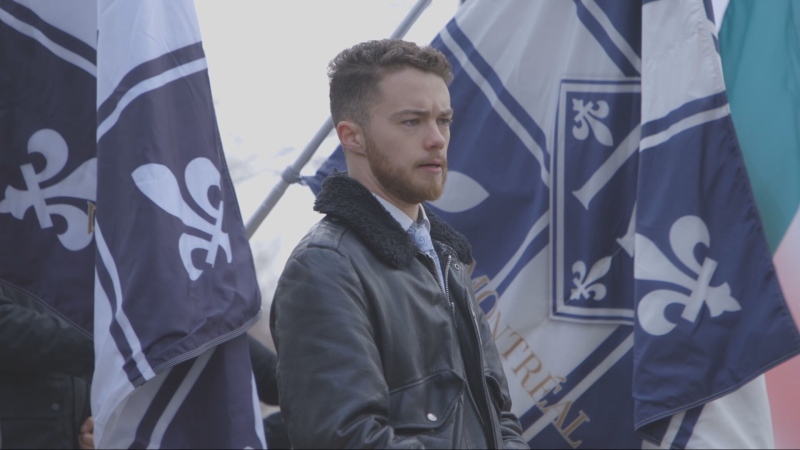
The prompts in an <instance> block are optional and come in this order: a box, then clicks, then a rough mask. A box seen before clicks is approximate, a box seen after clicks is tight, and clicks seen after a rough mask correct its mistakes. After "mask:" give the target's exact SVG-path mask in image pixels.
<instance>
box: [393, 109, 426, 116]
mask: <svg viewBox="0 0 800 450" xmlns="http://www.w3.org/2000/svg"><path fill="white" fill-rule="evenodd" d="M427 115H428V111H425V110H422V109H404V110H401V111H397V112H396V113H394V114H392V117H398V116H427Z"/></svg>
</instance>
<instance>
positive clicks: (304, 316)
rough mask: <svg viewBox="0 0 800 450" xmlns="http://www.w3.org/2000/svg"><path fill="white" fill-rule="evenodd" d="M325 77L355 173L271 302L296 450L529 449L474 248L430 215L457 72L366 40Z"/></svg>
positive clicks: (331, 186)
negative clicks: (470, 268) (483, 301)
mask: <svg viewBox="0 0 800 450" xmlns="http://www.w3.org/2000/svg"><path fill="white" fill-rule="evenodd" d="M329 77H330V99H331V114H332V116H333V121H334V123H335V124H336V132H337V134H338V135H339V140H340V141H341V144H342V148H343V149H344V151H345V155H346V160H347V168H348V173H347V174H345V173H341V172H335V173H333V174H332V175H330V176H329V177H328V178H327V179H326V180H325V182H324V183H323V186H322V191H321V192H320V194H319V196H318V197H317V200H316V203H315V205H314V209H315V210H317V211H319V212H321V213H324V214H326V216H325V218H324V219H322V220H321V221H320V222H319V223H318V224H317V225H315V226H314V227H313V228H312V229H311V231H310V232H309V233H308V234H307V235H306V236H305V237H304V238H303V239H302V241H301V242H300V243H299V244H298V246H297V248H296V249H295V250H294V252H293V254H292V256H291V258H290V259H289V261H288V263H287V265H286V268H285V270H284V272H283V274H282V275H281V278H280V281H279V282H278V288H277V291H276V293H275V298H274V301H273V303H272V308H273V309H272V317H271V321H272V322H271V329H272V334H273V337H274V340H275V343H276V346H277V350H278V388H279V397H280V406H281V412H282V414H283V417H284V421H285V422H286V425H287V428H288V433H289V438H290V440H291V441H292V444H293V445H294V447H296V448H311V447H320V448H333V447H349V448H357V447H370V448H431V447H435V448H496V447H505V448H528V447H527V444H526V443H525V441H524V440H523V439H522V438H521V437H520V425H519V421H518V420H517V418H516V417H515V416H514V415H513V414H512V413H511V412H510V410H511V400H510V398H509V395H508V390H507V385H506V380H505V376H504V374H503V368H502V366H501V363H500V358H499V356H498V353H497V349H496V347H495V344H494V341H493V340H492V336H491V333H490V330H489V326H488V324H487V322H486V319H485V317H484V315H483V313H482V311H481V309H480V307H479V306H478V304H477V303H476V301H475V297H474V295H473V292H472V288H471V286H472V283H471V280H470V278H469V274H468V272H467V265H468V264H469V263H471V261H472V257H471V255H470V252H471V250H470V246H469V243H468V242H467V241H466V239H465V238H464V237H463V236H462V235H461V234H459V233H458V232H456V231H455V230H454V229H453V228H451V227H450V226H448V225H447V224H445V223H444V222H443V221H442V220H441V219H439V218H437V217H436V216H435V215H434V214H433V213H432V212H431V211H430V210H429V209H427V208H426V207H424V206H423V202H424V201H427V200H434V199H436V198H438V197H439V196H440V195H441V194H442V191H443V189H444V184H445V179H446V177H447V146H448V143H449V142H450V129H449V127H450V122H451V120H452V115H453V111H452V109H451V108H450V93H449V91H448V88H447V85H448V83H449V82H450V80H451V79H452V74H451V71H450V64H449V63H448V61H447V59H446V58H445V57H444V55H442V54H441V53H440V52H438V51H437V50H435V49H433V48H430V47H422V48H420V47H418V46H417V45H415V44H413V43H409V42H404V41H400V40H383V41H370V42H365V43H362V44H359V45H356V46H354V47H352V48H350V49H347V50H345V51H343V52H342V53H340V54H339V55H338V56H337V57H336V58H335V59H334V60H333V61H332V62H331V64H330V66H329ZM412 234H413V238H412ZM431 237H432V242H431ZM416 244H421V245H419V246H418V245H416ZM426 244H427V245H426Z"/></svg>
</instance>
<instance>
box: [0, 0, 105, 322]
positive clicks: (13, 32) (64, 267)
mask: <svg viewBox="0 0 800 450" xmlns="http://www.w3.org/2000/svg"><path fill="white" fill-rule="evenodd" d="M70 8H71V11H72V13H74V14H75V15H74V16H73V17H77V19H78V20H73V21H72V22H70V23H65V22H66V21H64V20H63V18H64V16H65V13H69V10H70ZM49 12H50V13H52V14H50V15H49V16H47V18H48V19H50V20H51V21H56V23H57V24H58V25H60V26H61V28H59V27H56V26H54V25H53V24H52V23H51V22H48V21H47V20H45V19H44V18H43V17H42V16H40V15H38V14H37V13H35V12H34V11H33V10H31V9H30V8H28V7H27V6H25V5H24V4H21V3H17V2H13V1H9V0H2V1H0V80H1V81H0V279H2V280H4V281H6V282H8V283H10V284H13V285H15V286H17V287H18V288H20V289H23V290H25V291H27V292H29V293H31V294H33V295H34V296H35V297H36V298H38V299H39V300H41V301H42V302H43V303H45V304H47V305H49V306H50V307H51V308H52V309H53V310H55V311H57V312H59V313H60V314H61V315H63V316H64V318H66V319H67V320H69V321H70V322H72V323H73V324H75V325H76V326H78V327H80V328H81V329H83V330H84V331H86V332H87V333H91V332H92V310H93V306H92V305H93V303H94V300H93V299H94V295H93V286H94V240H93V235H92V233H91V230H90V224H91V220H92V219H91V209H92V206H93V204H94V201H95V193H96V183H97V182H96V178H97V160H96V158H95V154H96V152H95V144H94V143H95V134H94V123H95V107H94V98H95V90H96V78H95V72H96V62H95V60H96V52H95V48H94V36H95V31H94V30H96V24H97V20H96V12H95V6H94V4H91V3H89V4H87V3H86V2H83V3H76V4H70V5H64V4H58V5H52V8H51V10H50V11H49ZM59 19H61V22H60V23H59V22H58V20H59ZM65 29H66V30H68V31H65Z"/></svg>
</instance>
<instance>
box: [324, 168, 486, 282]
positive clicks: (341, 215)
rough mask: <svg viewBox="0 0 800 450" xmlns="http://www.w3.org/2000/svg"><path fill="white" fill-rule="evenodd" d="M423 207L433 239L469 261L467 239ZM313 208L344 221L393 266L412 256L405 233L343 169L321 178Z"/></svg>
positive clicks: (411, 246) (405, 262)
mask: <svg viewBox="0 0 800 450" xmlns="http://www.w3.org/2000/svg"><path fill="white" fill-rule="evenodd" d="M423 208H425V213H426V214H427V215H428V220H430V222H431V237H432V238H433V240H434V241H438V242H441V243H442V244H445V245H447V246H448V247H450V248H451V249H453V250H454V251H455V252H456V254H457V255H458V259H460V260H461V261H462V262H464V263H466V264H470V263H472V249H471V247H470V245H469V242H468V241H467V239H466V238H465V237H464V236H463V235H462V234H461V233H459V232H458V231H456V230H455V229H453V228H452V227H451V226H450V225H448V224H447V223H445V222H444V221H443V220H442V219H440V218H439V217H438V216H436V215H435V214H434V213H433V212H432V211H431V210H430V208H428V207H427V206H426V205H423ZM314 210H315V211H318V212H321V213H323V214H328V215H330V216H332V217H335V218H337V219H338V220H341V221H342V222H344V223H345V224H347V225H348V226H349V227H350V228H351V229H353V231H355V233H356V234H357V235H358V236H359V237H360V238H361V240H363V241H364V243H365V244H366V245H367V247H369V249H370V250H372V251H373V252H375V253H376V254H377V255H378V256H379V257H380V258H381V259H383V260H385V261H386V262H387V263H388V264H390V265H392V266H394V267H396V268H401V267H405V266H407V265H408V264H409V263H410V262H411V260H412V259H413V258H414V254H415V253H416V247H415V246H414V242H412V241H411V238H410V237H409V236H408V233H406V231H405V230H403V229H402V228H400V225H399V224H398V223H397V221H396V220H394V218H393V217H392V216H391V214H389V212H388V211H386V209H385V208H384V207H383V206H382V205H381V204H380V202H378V200H376V199H375V197H373V196H372V193H370V191H369V190H368V189H367V188H365V187H364V186H363V185H362V184H361V183H359V182H358V181H356V180H355V179H353V178H350V177H349V176H348V175H347V173H346V172H340V171H338V170H334V172H333V173H331V174H330V175H328V177H327V178H326V179H325V181H323V182H322V189H321V190H320V193H319V195H317V199H316V201H315V202H314Z"/></svg>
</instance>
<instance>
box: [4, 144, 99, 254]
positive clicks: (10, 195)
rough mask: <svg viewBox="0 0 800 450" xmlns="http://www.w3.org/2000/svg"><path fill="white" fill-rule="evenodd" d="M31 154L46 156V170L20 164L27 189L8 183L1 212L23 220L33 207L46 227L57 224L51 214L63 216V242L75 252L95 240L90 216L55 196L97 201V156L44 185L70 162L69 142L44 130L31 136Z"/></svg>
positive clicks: (41, 223)
mask: <svg viewBox="0 0 800 450" xmlns="http://www.w3.org/2000/svg"><path fill="white" fill-rule="evenodd" d="M28 153H29V154H33V153H39V154H41V155H42V156H44V159H45V166H44V169H42V171H41V172H39V173H36V171H35V170H34V167H33V164H23V165H22V166H20V170H21V171H22V177H23V179H24V180H25V187H26V190H19V189H16V188H13V187H11V186H7V187H6V190H5V198H4V199H3V200H0V213H10V214H11V215H12V216H14V217H15V218H17V219H19V220H22V219H23V218H24V217H25V212H26V211H27V210H28V209H29V208H33V210H34V211H35V212H36V218H37V220H38V222H39V226H40V227H41V228H42V229H47V228H51V227H52V226H53V220H52V219H51V217H50V216H53V215H58V216H61V217H63V218H64V219H65V220H66V223H67V228H66V230H64V232H62V233H61V234H59V235H58V240H59V241H61V245H63V246H64V248H66V249H68V250H72V251H78V250H81V249H84V248H86V246H87V245H89V243H90V242H91V241H92V234H91V232H90V231H88V230H89V226H88V223H89V216H88V215H87V214H86V213H85V212H84V211H83V210H81V209H80V208H77V207H75V206H73V205H70V204H67V203H63V202H58V201H56V200H55V199H60V198H61V199H63V198H78V199H83V200H87V201H94V200H95V196H96V195H95V194H96V193H97V158H91V159H89V160H87V161H85V162H84V163H83V164H81V165H80V166H79V167H78V168H77V169H75V171H73V172H72V173H70V174H69V175H68V176H67V177H66V178H64V179H63V180H61V181H60V182H58V183H56V184H53V185H51V186H47V187H42V184H44V183H46V182H47V181H48V180H50V179H52V178H53V177H55V176H56V175H58V174H59V173H61V171H62V170H63V169H64V167H65V166H66V165H67V160H68V159H69V149H68V148H67V142H66V141H65V140H64V138H63V137H61V135H60V134H58V132H56V131H55V130H50V129H42V130H39V131H37V132H35V133H33V135H31V137H30V139H28ZM48 200H49V202H48Z"/></svg>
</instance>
